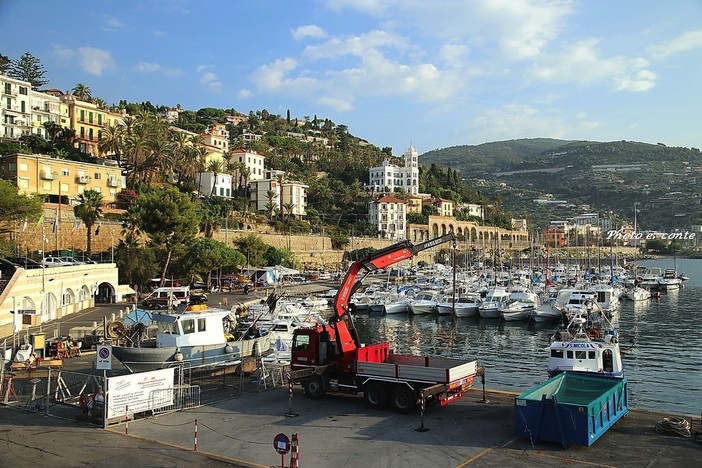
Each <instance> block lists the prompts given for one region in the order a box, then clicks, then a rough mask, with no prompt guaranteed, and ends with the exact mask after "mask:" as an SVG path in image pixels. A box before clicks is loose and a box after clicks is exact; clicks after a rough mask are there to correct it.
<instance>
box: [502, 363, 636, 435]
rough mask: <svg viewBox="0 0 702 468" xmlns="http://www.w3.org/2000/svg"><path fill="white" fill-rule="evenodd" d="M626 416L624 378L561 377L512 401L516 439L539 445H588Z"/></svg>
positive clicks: (563, 375)
mask: <svg viewBox="0 0 702 468" xmlns="http://www.w3.org/2000/svg"><path fill="white" fill-rule="evenodd" d="M628 412H629V407H628V403H627V380H626V379H625V378H617V377H605V376H599V375H584V374H571V373H567V372H564V373H561V374H559V375H557V376H555V377H552V378H550V379H549V380H547V381H545V382H543V383H542V384H539V385H537V386H536V387H534V388H532V389H531V390H528V391H527V392H525V393H522V394H521V395H519V396H518V397H516V398H515V401H514V423H515V430H516V433H517V435H519V436H522V437H526V438H529V439H530V440H531V442H532V443H535V442H539V441H549V442H560V443H561V444H562V445H563V447H564V448H567V447H569V446H570V445H572V444H575V445H584V446H590V445H592V444H593V443H594V442H595V441H596V440H597V439H598V438H599V437H600V436H601V435H602V434H604V433H605V432H607V429H609V428H610V427H612V426H613V425H614V423H615V422H617V421H618V420H619V419H621V418H622V416H624V415H626V414H627V413H628Z"/></svg>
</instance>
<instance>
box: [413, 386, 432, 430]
mask: <svg viewBox="0 0 702 468" xmlns="http://www.w3.org/2000/svg"><path fill="white" fill-rule="evenodd" d="M426 407H427V402H426V398H424V393H423V392H422V393H421V394H420V395H419V427H418V428H417V429H415V431H417V432H427V431H428V430H429V428H428V427H424V410H425V409H426Z"/></svg>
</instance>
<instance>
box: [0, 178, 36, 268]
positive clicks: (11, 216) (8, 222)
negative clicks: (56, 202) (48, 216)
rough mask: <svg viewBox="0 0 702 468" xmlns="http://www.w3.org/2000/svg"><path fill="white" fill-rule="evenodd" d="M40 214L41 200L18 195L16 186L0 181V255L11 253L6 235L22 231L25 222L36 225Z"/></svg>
mask: <svg viewBox="0 0 702 468" xmlns="http://www.w3.org/2000/svg"><path fill="white" fill-rule="evenodd" d="M41 212H42V199H41V198H39V197H28V196H26V195H20V193H19V191H18V189H17V187H16V186H14V185H13V184H11V183H10V182H8V181H5V180H3V179H0V254H2V255H5V254H8V253H10V252H11V249H12V245H13V243H12V242H10V239H9V238H8V234H9V233H11V232H13V231H21V230H23V229H24V224H25V222H26V223H27V224H29V223H36V221H37V220H38V219H39V217H40V216H41ZM2 255H0V256H2Z"/></svg>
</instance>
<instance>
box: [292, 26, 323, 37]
mask: <svg viewBox="0 0 702 468" xmlns="http://www.w3.org/2000/svg"><path fill="white" fill-rule="evenodd" d="M290 33H291V34H292V37H293V39H295V40H296V41H300V40H302V39H305V38H307V37H311V38H313V39H322V38H325V37H327V33H325V32H324V29H322V28H320V27H319V26H316V25H314V24H310V25H307V26H300V27H299V28H296V29H292V30H291V31H290Z"/></svg>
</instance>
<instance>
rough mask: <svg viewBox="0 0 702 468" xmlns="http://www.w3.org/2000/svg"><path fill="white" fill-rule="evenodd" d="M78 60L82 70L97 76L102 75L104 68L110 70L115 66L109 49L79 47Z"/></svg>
mask: <svg viewBox="0 0 702 468" xmlns="http://www.w3.org/2000/svg"><path fill="white" fill-rule="evenodd" d="M78 62H79V64H80V67H81V68H82V69H83V70H85V71H86V72H88V73H90V74H91V75H97V76H100V75H102V72H103V71H105V70H112V69H114V68H115V67H116V64H115V61H114V59H113V58H112V53H111V52H110V51H109V50H103V49H97V48H95V47H79V48H78Z"/></svg>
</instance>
